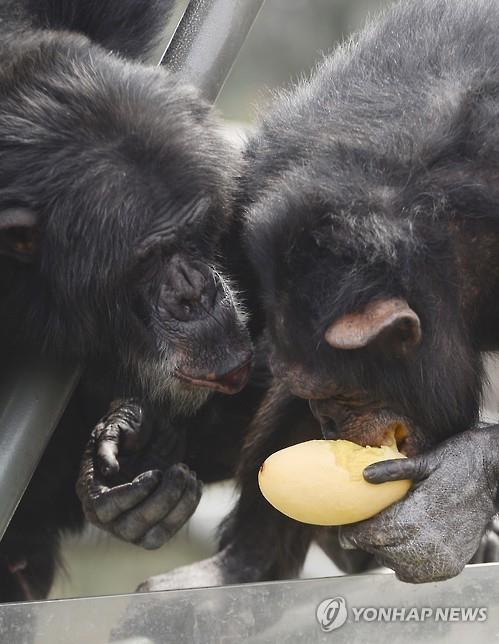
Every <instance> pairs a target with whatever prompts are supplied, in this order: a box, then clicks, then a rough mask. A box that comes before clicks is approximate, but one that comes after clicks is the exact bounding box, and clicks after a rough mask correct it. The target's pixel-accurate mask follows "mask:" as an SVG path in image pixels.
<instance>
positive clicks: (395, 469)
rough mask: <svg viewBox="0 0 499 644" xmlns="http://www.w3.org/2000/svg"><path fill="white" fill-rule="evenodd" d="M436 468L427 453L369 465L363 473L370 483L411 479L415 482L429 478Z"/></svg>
mask: <svg viewBox="0 0 499 644" xmlns="http://www.w3.org/2000/svg"><path fill="white" fill-rule="evenodd" d="M433 470H434V464H433V462H432V460H431V459H429V458H427V457H426V455H422V456H415V457H413V458H397V459H394V460H390V461H380V462H379V463H373V464H372V465H368V466H367V467H366V468H365V470H364V472H363V474H364V478H365V480H366V481H367V482H368V483H386V482H387V481H400V480H402V479H410V480H411V481H413V482H414V483H417V482H418V481H422V480H423V479H426V478H428V476H429V475H430V474H431V472H432V471H433Z"/></svg>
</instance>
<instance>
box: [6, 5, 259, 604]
mask: <svg viewBox="0 0 499 644" xmlns="http://www.w3.org/2000/svg"><path fill="white" fill-rule="evenodd" d="M171 4H172V2H171V1H170V0H147V2H144V1H143V0H99V1H97V0H95V1H90V2H89V1H84V0H64V1H61V0H36V1H35V0H29V1H26V2H24V1H23V0H19V2H14V1H13V0H3V1H2V2H1V3H0V18H1V21H0V29H1V35H2V38H1V42H0V52H1V56H2V57H1V66H0V302H1V304H0V338H1V339H0V360H1V363H2V373H1V377H2V378H3V379H8V377H9V373H10V365H12V364H13V363H15V362H16V361H18V360H19V358H20V357H22V356H23V355H24V356H26V355H27V356H33V355H43V356H46V357H47V359H48V358H51V359H56V360H57V359H58V360H67V359H70V360H73V361H74V362H80V363H81V364H83V365H84V372H83V376H82V380H81V384H80V385H79V387H78V389H77V391H76V393H75V395H74V397H73V399H72V401H71V403H70V405H69V407H68V409H67V411H66V413H65V414H64V417H63V418H62V420H61V422H60V424H59V427H58V428H57V430H56V433H55V435H54V437H53V439H52V440H51V443H50V445H49V447H48V449H47V451H46V453H45V454H44V457H43V459H42V461H41V463H40V465H39V467H38V469H37V471H36V473H35V476H34V478H33V480H32V482H31V484H30V486H29V489H28V491H27V493H26V495H25V496H24V498H23V500H22V502H21V505H20V507H19V509H18V511H17V512H16V514H15V517H14V519H13V521H12V523H11V525H10V526H9V529H8V531H7V533H6V535H5V538H4V539H3V540H2V542H1V544H0V601H6V600H17V599H29V598H40V597H44V596H45V595H46V594H47V592H48V591H49V589H50V585H51V582H52V578H53V574H54V568H55V563H56V560H57V557H58V549H59V538H60V533H61V531H62V530H63V529H79V528H80V527H81V525H82V521H83V515H82V511H81V505H80V502H79V500H78V498H77V496H76V493H75V489H74V488H75V483H76V479H77V476H78V471H79V464H80V460H81V457H82V454H83V451H84V449H85V445H86V443H87V441H88V439H89V436H90V429H91V428H92V427H93V426H94V425H95V423H96V422H97V421H98V419H99V418H100V417H101V416H102V415H103V414H104V412H105V410H106V409H107V408H108V406H109V404H110V401H111V400H113V399H115V398H118V397H122V398H125V397H129V396H132V395H133V396H137V397H139V398H141V400H145V401H146V403H147V410H146V411H144V412H143V413H144V414H146V413H147V414H149V415H151V417H154V419H155V421H154V422H155V423H156V426H158V424H159V423H161V422H163V423H164V424H165V429H164V431H162V434H161V435H162V437H163V438H162V440H161V441H159V442H158V439H157V437H155V438H154V440H155V441H156V442H155V447H156V448H157V452H156V454H155V457H156V458H155V459H154V468H153V470H152V471H148V472H146V471H145V470H144V468H141V466H140V463H139V464H137V463H135V464H134V466H135V467H136V469H137V472H136V473H140V472H144V474H143V475H142V476H139V478H138V479H135V480H134V481H132V482H130V481H127V483H126V484H125V487H124V488H120V492H119V495H120V500H122V499H125V503H126V502H128V503H129V499H130V498H133V499H135V502H137V501H138V499H139V498H142V499H144V498H146V502H149V494H151V493H153V495H154V502H155V503H158V504H159V506H160V507H161V511H162V513H163V514H162V515H161V516H160V517H157V520H158V521H159V522H160V524H161V525H160V528H158V530H157V531H156V536H155V539H153V538H152V537H151V536H150V537H149V541H148V542H147V543H145V544H144V545H148V546H149V547H153V546H155V545H158V543H159V542H162V541H164V540H165V539H166V538H167V537H168V536H169V535H165V532H164V522H162V520H163V519H164V517H165V516H166V515H167V514H168V513H169V511H170V510H171V511H172V514H171V516H169V520H168V530H169V531H170V533H173V532H174V531H175V530H177V529H178V528H179V527H180V526H181V525H182V523H183V522H184V521H185V520H186V519H187V518H188V516H189V515H190V514H191V513H192V512H193V511H194V509H195V507H196V505H197V503H198V500H199V495H200V484H199V483H198V481H197V479H196V475H195V473H194V472H192V471H191V469H190V467H189V466H191V467H198V468H199V470H200V474H201V475H202V476H203V477H205V478H208V479H209V477H210V476H214V474H210V472H211V470H209V468H210V467H212V468H217V467H219V468H220V470H221V471H222V475H224V474H225V473H226V472H227V471H228V470H230V463H229V464H227V463H228V461H227V460H224V459H223V454H222V453H220V454H218V452H217V446H219V443H217V437H216V431H215V429H214V428H213V426H208V425H209V423H208V422H206V423H204V420H205V419H206V418H208V417H209V418H211V416H210V414H211V413H213V415H214V416H215V417H216V415H217V413H218V412H217V410H218V408H219V407H223V405H224V404H225V403H222V402H220V397H217V394H216V393H215V398H214V402H213V405H214V406H213V409H212V408H211V407H210V410H211V411H209V410H207V409H205V408H203V404H204V403H205V402H206V401H207V400H208V398H209V396H210V395H211V394H212V392H213V391H215V392H217V391H218V392H222V393H236V392H238V391H239V390H240V389H241V388H242V387H243V386H244V384H245V382H246V380H247V378H248V373H249V368H250V361H251V355H252V347H251V342H250V338H249V334H248V331H247V329H246V325H245V314H244V312H243V310H242V308H241V306H240V305H239V303H238V300H237V298H236V296H235V295H234V292H233V290H232V288H231V285H230V283H229V281H228V280H227V278H226V277H224V275H223V263H222V261H221V257H220V251H221V240H222V237H223V236H224V239H225V237H227V235H228V234H229V233H230V230H231V210H232V209H231V206H230V203H231V195H232V192H233V190H232V183H233V181H232V180H233V176H234V175H235V172H236V167H237V163H238V155H237V154H236V152H235V151H234V150H232V149H231V148H230V146H229V145H228V143H227V142H226V140H225V137H224V136H223V135H222V132H221V129H220V126H219V123H218V120H217V119H216V117H214V116H213V115H212V113H211V110H210V106H209V105H208V104H206V103H205V102H204V101H203V100H202V99H201V98H200V97H199V96H198V94H197V92H196V91H195V90H194V89H192V88H189V87H186V86H184V85H183V84H182V82H181V80H180V79H179V78H177V77H176V76H174V75H172V74H169V73H167V72H166V71H165V70H160V69H155V68H153V67H147V66H145V65H141V64H137V63H134V62H132V61H131V60H130V59H128V58H127V57H130V58H131V57H138V58H141V57H143V56H145V55H146V52H147V51H148V49H149V48H150V46H151V44H152V42H153V41H154V39H155V37H156V36H157V34H158V32H159V31H160V30H162V29H163V27H164V25H165V19H166V16H167V14H168V11H169V9H170V5H171ZM111 50H112V51H111ZM224 243H226V242H224ZM228 406H229V407H230V413H232V411H234V413H235V414H236V415H237V413H238V409H236V407H235V405H234V403H231V405H228ZM126 409H127V407H126V405H125V412H126ZM120 411H121V412H123V413H125V412H124V411H123V408H119V407H118V406H117V405H116V404H115V405H114V406H113V407H112V411H111V414H113V413H114V414H118V413H120ZM132 411H133V412H134V413H135V412H136V413H139V414H140V413H142V408H141V409H138V407H137V406H135V407H134V408H133V409H132ZM192 415H194V416H195V420H194V421H193V426H196V423H200V429H199V432H198V434H197V435H194V432H193V431H191V433H190V435H189V436H188V437H187V438H185V434H186V433H187V429H186V423H187V421H186V419H188V418H189V417H190V416H192ZM139 420H140V419H139ZM167 421H168V422H167ZM214 422H216V420H215V421H214ZM234 424H235V426H237V425H238V423H234ZM177 429H178V437H177V436H176V435H175V434H174V433H175V432H176V431H177ZM228 430H229V432H230V436H226V439H225V443H224V446H226V447H227V449H226V452H227V453H228V454H229V456H228V459H229V460H232V459H233V458H234V457H233V452H232V451H231V450H237V444H238V440H239V439H238V437H237V434H236V431H235V427H229V428H228ZM229 432H227V431H226V434H227V433H229ZM172 435H173V438H172ZM190 437H192V441H190ZM159 443H161V444H159ZM179 444H182V445H183V449H182V450H181V449H180V448H179ZM170 449H171V452H172V453H173V452H175V458H177V459H178V460H182V461H183V462H184V463H186V465H184V466H177V465H174V466H173V469H169V466H170V465H172V463H173V462H176V461H173V460H172V459H173V458H174V456H173V455H172V453H170ZM214 452H215V453H217V454H218V459H219V461H220V462H217V460H216V459H215V458H213V453H214ZM183 455H185V459H184V458H183V457H182V456H183ZM210 458H211V459H212V461H210ZM203 459H206V460H203ZM149 464H150V462H149V463H148V465H149ZM131 467H132V466H130V467H129V469H128V472H130V470H131ZM208 470H209V471H208ZM87 474H88V472H87ZM87 482H88V477H87ZM92 482H93V483H94V484H95V485H97V484H98V481H92V480H91V481H90V483H91V484H92ZM93 489H94V488H92V490H93ZM98 498H99V499H101V498H102V495H101V496H99V497H98ZM104 498H107V497H106V495H105V494H104ZM84 500H85V499H84ZM86 501H87V502H88V504H90V509H89V508H88V507H87V511H89V512H90V511H91V510H92V503H93V502H94V498H92V499H86ZM115 501H116V495H115V496H113V499H112V502H115ZM147 507H149V506H147ZM104 523H105V522H104ZM104 527H108V526H104ZM160 529H161V531H162V534H161V536H159V535H158V532H159V531H160ZM125 536H130V530H128V532H127V535H125ZM153 536H154V535H153ZM135 540H137V539H135Z"/></svg>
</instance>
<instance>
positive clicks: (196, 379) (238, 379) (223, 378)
mask: <svg viewBox="0 0 499 644" xmlns="http://www.w3.org/2000/svg"><path fill="white" fill-rule="evenodd" d="M250 370H251V357H250V358H249V359H248V360H246V361H245V362H244V363H243V364H242V365H239V366H238V367H236V368H235V369H232V371H229V372H228V373H225V374H222V375H218V374H216V373H208V374H206V375H202V376H201V375H199V374H196V375H194V374H189V373H186V372H185V371H180V370H177V371H175V374H174V375H175V377H176V378H178V379H179V380H181V381H183V382H185V383H187V384H188V385H190V386H191V387H203V388H205V389H213V390H214V391H218V392H220V393H222V394H228V395H233V394H237V393H239V392H240V391H241V390H242V389H243V388H244V386H245V385H246V383H247V382H248V378H249V374H250Z"/></svg>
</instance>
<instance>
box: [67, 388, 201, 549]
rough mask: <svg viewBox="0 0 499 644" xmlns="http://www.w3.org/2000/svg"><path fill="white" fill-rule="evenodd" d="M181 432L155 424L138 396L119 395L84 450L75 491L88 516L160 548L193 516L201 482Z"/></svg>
mask: <svg viewBox="0 0 499 644" xmlns="http://www.w3.org/2000/svg"><path fill="white" fill-rule="evenodd" d="M182 442H183V438H182V432H181V431H179V428H177V427H161V428H159V429H158V428H157V427H155V421H154V417H153V415H152V413H151V412H145V411H144V409H143V408H142V407H141V406H140V405H139V404H138V403H136V402H135V401H133V400H127V401H116V402H115V403H113V404H112V405H111V409H110V411H109V413H108V414H107V415H106V416H105V417H104V418H103V419H102V421H101V422H100V423H98V424H97V426H96V427H95V429H94V430H93V432H92V436H91V439H90V441H89V443H88V445H87V448H86V450H85V454H84V457H83V461H82V465H81V469H80V476H79V479H78V483H77V493H78V496H79V498H80V501H81V503H82V506H83V510H84V513H85V516H86V518H87V519H88V520H89V521H90V522H91V523H93V524H94V525H97V526H98V527H99V528H102V529H104V530H106V531H108V532H110V533H111V534H113V535H114V536H116V537H119V538H120V539H124V540H125V541H129V542H132V543H136V544H138V545H141V546H143V547H144V548H148V549H153V548H159V547H160V546H162V545H163V544H164V543H165V542H166V541H168V540H169V539H170V538H171V537H172V536H173V535H174V534H175V533H176V532H177V531H178V530H179V529H180V528H181V527H182V526H183V525H184V523H185V522H186V521H187V520H188V519H189V518H190V516H191V515H192V513H193V512H194V510H195V509H196V507H197V505H198V503H199V499H200V497H201V483H200V482H199V481H198V480H197V478H196V475H195V473H194V472H192V471H191V470H190V469H189V468H188V467H187V466H186V465H184V464H181V463H178V462H177V460H178V459H179V454H180V453H183V445H182Z"/></svg>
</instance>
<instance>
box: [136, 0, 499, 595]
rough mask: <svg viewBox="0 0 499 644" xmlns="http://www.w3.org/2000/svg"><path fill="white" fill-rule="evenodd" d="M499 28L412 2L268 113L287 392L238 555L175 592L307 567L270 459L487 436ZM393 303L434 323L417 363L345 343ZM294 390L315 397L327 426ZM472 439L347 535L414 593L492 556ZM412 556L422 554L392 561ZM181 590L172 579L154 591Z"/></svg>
mask: <svg viewBox="0 0 499 644" xmlns="http://www.w3.org/2000/svg"><path fill="white" fill-rule="evenodd" d="M498 34H499V5H498V3H497V2H495V1H494V0H460V1H456V0H407V1H402V2H400V3H399V4H397V5H396V6H394V7H393V8H391V9H389V10H388V11H387V12H386V13H385V14H384V15H382V16H381V17H380V18H379V19H377V20H375V21H373V22H372V23H370V24H369V25H368V26H367V27H366V28H365V29H364V30H363V31H362V32H361V33H360V34H359V35H358V36H356V37H355V38H354V39H353V40H351V41H350V42H347V43H345V44H344V45H342V46H340V47H339V48H338V49H337V50H336V51H335V52H334V53H333V54H332V55H330V56H328V57H326V58H325V59H324V61H323V62H322V63H321V64H320V65H319V66H318V68H317V69H316V70H315V72H314V74H313V75H312V77H311V78H310V79H309V80H305V81H302V82H301V83H300V84H298V86H296V87H293V88H291V89H290V90H289V91H288V92H284V93H282V95H281V96H279V97H278V98H277V100H276V102H275V104H274V105H273V107H272V109H271V110H270V111H269V112H268V113H267V114H265V115H264V116H263V118H262V122H261V125H260V128H259V129H258V131H257V133H256V135H255V136H253V138H252V140H251V141H250V143H249V146H248V149H247V153H246V165H245V168H244V172H243V176H242V180H241V195H240V208H241V209H242V211H243V212H244V213H245V220H246V223H245V227H246V239H247V249H248V254H249V256H250V258H251V259H252V261H253V265H254V268H255V270H256V271H257V273H258V275H259V278H260V283H261V288H262V302H263V305H264V308H265V311H266V318H267V327H268V331H269V335H270V338H271V342H272V346H273V351H272V356H271V364H272V369H273V372H274V376H275V378H276V380H277V385H275V386H274V387H273V389H272V390H271V391H270V393H269V395H268V397H267V400H266V402H265V404H264V406H263V407H262V409H261V411H260V414H259V415H258V417H257V419H256V420H255V423H254V424H253V429H252V431H251V433H250V435H249V436H248V439H247V442H246V445H245V448H244V451H243V456H242V460H241V464H240V470H239V482H240V484H241V498H240V501H239V503H238V505H237V507H236V509H235V510H234V512H233V513H232V515H231V517H230V518H229V520H228V522H227V523H226V526H225V529H224V531H223V537H222V550H221V552H220V553H219V554H218V555H217V557H216V558H215V559H214V560H211V562H210V563H209V564H203V566H201V567H200V568H199V569H197V568H196V567H195V568H194V570H191V569H189V568H188V569H186V570H184V571H182V570H180V571H178V573H176V574H174V575H173V576H172V577H171V578H170V579H171V580H172V582H174V583H175V584H177V585H183V586H185V587H189V585H191V584H190V580H192V579H197V580H198V581H199V579H201V583H206V584H207V585H209V584H210V580H211V581H213V580H215V579H216V583H221V582H226V583H227V582H229V583H238V582H241V581H257V580H264V579H276V578H279V577H285V576H290V575H293V574H295V573H296V572H297V571H298V570H299V569H300V567H301V565H302V563H303V557H304V555H305V552H306V545H307V544H308V542H309V541H310V539H311V538H312V537H313V536H314V529H313V528H312V527H311V526H305V525H300V524H297V523H295V522H292V521H291V520H289V519H287V518H286V517H283V516H281V515H279V513H277V511H275V510H274V509H273V508H272V507H270V506H269V505H268V504H267V503H266V502H265V500H264V499H263V498H262V497H261V495H260V493H259V491H258V489H257V484H256V481H257V474H258V468H259V467H260V465H261V464H262V462H263V461H264V459H265V458H266V457H267V456H268V455H269V454H270V453H271V452H273V451H275V450H277V449H281V448H284V447H286V446H288V445H290V444H293V443H296V442H300V441H302V440H306V439H307V438H313V437H315V438H319V437H320V425H322V429H323V432H324V434H326V435H328V437H335V438H338V437H342V438H347V439H350V440H354V441H356V442H359V443H361V444H379V442H380V441H382V440H383V438H384V436H385V434H386V431H387V428H388V426H390V425H391V426H392V427H394V426H396V425H400V424H403V425H404V426H406V427H407V428H408V429H409V433H408V435H407V436H406V437H405V439H404V440H403V445H402V446H403V448H404V449H405V450H406V452H407V453H408V454H409V455H412V456H415V455H417V454H420V453H421V452H422V451H424V450H428V449H429V448H432V447H434V446H435V444H437V443H440V442H441V441H442V440H444V439H446V438H448V437H450V436H453V435H454V434H458V433H460V432H464V430H467V429H470V428H472V427H473V426H474V424H475V423H476V420H477V416H478V409H479V403H480V396H481V386H482V382H483V373H482V360H481V352H483V351H488V350H492V349H497V348H498V347H499V306H498V302H499V262H498V259H497V251H498V249H499V217H498V210H499V188H498V182H497V179H498V177H499V70H498V66H497V61H498V60H499V36H498ZM383 299H387V300H390V301H393V300H394V299H395V300H396V301H397V302H400V301H402V300H405V301H406V302H407V303H408V305H409V306H410V307H411V309H412V313H414V312H415V313H416V314H417V315H418V316H419V320H420V323H421V329H422V342H421V343H420V344H419V345H418V346H416V347H415V348H414V349H413V351H412V352H411V353H407V354H406V355H399V354H397V352H396V351H392V350H391V349H393V348H396V347H391V346H390V340H394V338H390V337H386V336H382V337H379V338H377V339H378V340H379V342H377V343H375V342H373V343H370V344H368V345H367V346H364V347H363V348H357V349H354V350H352V349H350V350H345V349H343V350H342V349H339V348H333V346H332V345H331V346H330V344H329V343H328V342H327V341H326V337H325V333H326V330H328V329H329V328H330V326H331V325H332V323H334V322H335V321H337V320H340V319H342V318H343V316H345V315H346V314H355V315H358V314H359V313H360V312H362V311H363V310H364V308H365V307H366V306H367V305H368V304H370V303H372V302H379V301H381V300H383ZM416 339H417V338H416ZM395 340H396V338H395ZM289 390H290V391H291V392H292V393H294V394H295V395H297V396H299V397H301V398H304V399H309V400H311V406H312V408H313V410H314V414H315V416H316V417H317V420H318V421H319V422H317V420H315V419H314V418H313V417H312V416H311V415H310V413H309V411H308V406H307V403H306V402H305V401H302V402H301V403H300V402H298V401H296V400H290V398H289ZM496 435H497V431H496V430H495V431H493V432H492V433H489V434H487V436H486V438H485V439H484V443H487V444H489V442H492V444H494V440H493V437H494V436H496ZM477 436H478V435H477ZM480 436H481V435H480ZM453 440H458V439H457V438H452V439H451V441H453ZM468 440H472V438H471V439H470V438H468V436H467V435H466V439H465V440H464V441H461V442H460V443H456V445H457V447H455V448H453V447H452V445H453V443H451V442H449V447H448V448H447V447H444V448H442V451H437V452H435V454H436V456H429V457H428V460H424V458H423V460H422V461H417V463H419V471H420V472H425V473H426V474H425V478H426V477H427V480H425V481H423V483H422V485H420V486H419V487H418V488H417V489H415V490H414V491H413V492H412V493H411V494H410V495H409V496H408V497H407V500H406V501H404V502H403V503H402V504H401V505H400V506H399V505H397V506H395V507H394V509H393V511H386V512H385V513H381V514H380V515H379V517H376V518H375V519H373V520H371V521H368V522H366V523H365V524H359V526H358V531H355V530H353V529H352V530H353V532H348V530H347V531H346V532H347V533H348V534H349V535H353V536H351V539H350V542H349V545H352V544H354V545H357V544H361V546H360V547H362V548H364V547H365V548H366V549H367V550H368V551H369V552H372V553H374V554H376V555H379V558H380V560H381V561H383V562H384V563H387V562H389V565H391V566H392V567H394V568H395V569H396V570H397V572H398V574H399V575H400V576H401V577H402V578H404V579H406V580H408V579H410V580H413V581H428V580H431V579H438V578H443V577H445V576H451V575H453V574H456V572H457V571H459V570H460V569H461V568H462V566H463V565H464V564H465V563H466V562H467V561H468V560H469V557H470V556H471V553H472V552H473V550H471V551H470V548H473V547H475V548H476V547H477V546H478V543H479V541H480V537H481V535H482V533H483V531H484V529H485V525H486V522H487V520H488V519H489V518H490V514H491V513H492V507H493V503H492V498H493V495H494V493H495V490H496V487H497V480H495V481H494V480H493V478H494V477H493V476H492V477H491V472H492V473H493V472H496V471H497V466H496V464H497V462H498V461H499V456H498V454H499V450H498V448H497V442H498V441H497V438H496V439H495V446H494V448H493V449H490V448H486V449H482V443H481V442H480V441H481V440H482V439H481V438H477V442H476V445H475V448H476V453H478V454H480V455H482V456H483V463H481V465H480V466H479V467H477V466H476V461H475V460H474V456H472V453H473V452H474V449H473V448H470V456H469V460H467V457H466V454H464V453H463V452H462V447H461V445H462V443H463V442H464V443H466V441H468ZM438 450H440V448H438ZM460 450H461V451H460ZM456 453H460V454H461V456H460V457H459V459H457V458H456V456H455V454H456ZM431 454H433V452H431ZM442 454H454V457H453V458H454V459H455V461H454V462H453V465H454V466H453V467H452V466H451V467H449V466H448V464H447V465H446V469H445V468H443V467H442V468H439V465H435V464H436V463H437V464H438V463H441V462H442V460H441V459H442V458H443V457H442ZM478 460H480V459H478ZM429 462H431V463H432V465H431V467H430V466H428V463H429ZM494 462H495V463H496V464H494ZM432 468H433V469H432ZM434 468H436V471H435V472H434ZM414 469H415V470H417V468H416V467H414ZM449 471H453V475H452V477H449V475H448V473H449ZM438 472H441V473H442V474H441V475H439V474H438ZM443 472H447V474H446V475H445V476H444V475H443ZM470 472H473V477H474V478H473V486H472V487H473V494H474V498H473V499H471V501H470V496H472V495H471V494H470V484H469V482H470V478H469V477H470V474H469V473H470ZM429 473H431V475H430V474H429ZM381 478H382V477H380V479H378V481H379V480H381ZM491 481H492V482H491ZM465 490H466V494H465V493H464V491H465ZM460 491H462V492H463V494H462V497H461V493H460ZM331 493H332V494H334V490H331ZM442 496H443V498H444V499H445V501H443V499H442ZM461 498H462V499H467V501H465V502H464V503H462V502H461ZM443 504H444V505H445V507H444V505H443ZM477 509H479V512H478V514H479V515H480V517H479V518H480V520H478V519H477V514H476V513H475V511H476V510H477ZM397 511H398V512H399V514H397ZM439 512H440V514H439ZM487 513H489V514H487ZM436 515H438V517H439V518H438V522H437V523H436V522H435V516H436ZM456 516H457V517H459V522H460V524H461V525H462V530H461V531H459V530H458V531H456V530H455V529H454V527H455V523H456V522H455V517H456ZM383 521H385V523H383ZM391 521H393V524H391V523H390V522H391ZM397 521H399V523H397ZM437 524H438V529H435V526H436V525H437ZM390 525H391V529H389V528H388V527H387V526H390ZM393 525H394V526H395V527H393ZM254 526H258V527H257V528H256V529H255V528H254ZM404 528H406V530H405V533H404ZM432 530H433V532H432ZM401 533H402V534H405V536H404V537H402V535H401ZM380 535H382V536H380ZM385 535H387V536H385ZM333 536H334V535H333ZM260 537H261V538H260ZM385 538H386V539H387V541H386V542H385V541H383V539H385ZM334 539H336V543H338V536H337V535H336V536H334V538H333V541H334ZM408 542H409V543H408ZM394 543H396V544H397V545H399V544H400V545H402V546H403V547H404V548H406V547H407V549H406V550H405V551H403V552H398V550H397V549H396V548H392V550H390V547H391V545H393V544H394ZM373 544H374V545H373ZM386 544H388V545H387V547H386V548H385V549H383V546H384V545H386ZM333 550H334V548H333ZM390 552H391V553H392V554H393V553H396V554H393V556H391V557H390V556H389V554H388V553H390ZM466 557H468V559H467V558H466ZM408 562H409V565H407V564H408ZM340 563H341V562H340ZM214 570H215V571H216V572H215V573H213V571H214ZM205 573H206V574H205ZM203 575H204V576H203ZM210 575H211V577H210ZM164 587H171V586H170V582H169V577H168V575H166V577H164V578H161V577H159V578H158V579H157V581H155V580H154V579H153V580H151V582H150V583H148V584H147V585H146V586H145V588H154V589H160V588H164Z"/></svg>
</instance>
